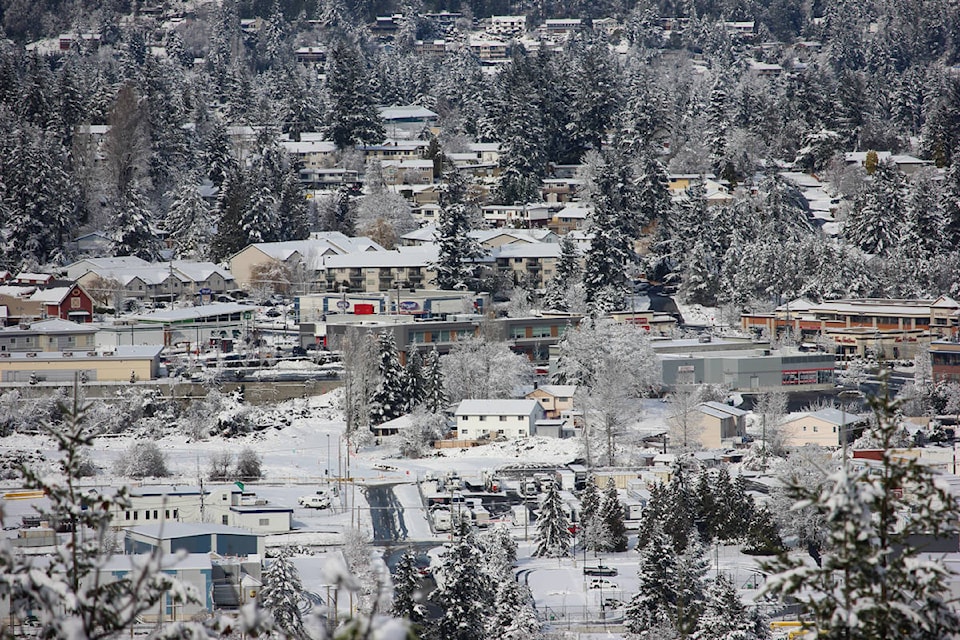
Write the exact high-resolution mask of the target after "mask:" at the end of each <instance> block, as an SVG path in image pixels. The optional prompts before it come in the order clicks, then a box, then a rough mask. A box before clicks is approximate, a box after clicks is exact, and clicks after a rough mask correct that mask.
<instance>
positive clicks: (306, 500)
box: [297, 496, 330, 509]
mask: <svg viewBox="0 0 960 640" xmlns="http://www.w3.org/2000/svg"><path fill="white" fill-rule="evenodd" d="M297 502H299V503H300V506H301V507H306V508H307V509H329V508H330V498H328V497H327V496H300V498H299V499H298V500H297Z"/></svg>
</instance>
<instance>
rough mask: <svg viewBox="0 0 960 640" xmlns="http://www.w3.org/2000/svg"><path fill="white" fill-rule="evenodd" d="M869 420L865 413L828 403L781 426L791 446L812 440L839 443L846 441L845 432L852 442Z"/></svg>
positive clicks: (829, 445)
mask: <svg viewBox="0 0 960 640" xmlns="http://www.w3.org/2000/svg"><path fill="white" fill-rule="evenodd" d="M865 422H866V420H865V418H864V417H863V416H860V415H857V414H856V413H854V412H847V411H842V410H840V409H834V408H832V407H828V408H825V409H820V410H819V411H813V412H806V413H802V414H800V415H798V416H795V417H789V418H787V419H786V420H785V421H784V422H782V423H780V425H779V426H778V427H777V428H778V429H779V430H780V432H781V433H782V434H783V436H784V439H785V441H786V444H787V445H789V446H791V447H802V446H805V445H808V444H811V445H818V446H821V447H838V446H842V445H843V438H844V435H846V438H847V441H848V442H852V441H853V440H854V439H856V437H857V435H858V433H859V432H860V431H861V430H862V429H863V425H864V424H865Z"/></svg>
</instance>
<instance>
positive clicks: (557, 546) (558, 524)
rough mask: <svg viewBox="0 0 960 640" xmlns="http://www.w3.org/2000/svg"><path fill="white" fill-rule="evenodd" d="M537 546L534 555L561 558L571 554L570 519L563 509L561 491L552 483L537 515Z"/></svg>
mask: <svg viewBox="0 0 960 640" xmlns="http://www.w3.org/2000/svg"><path fill="white" fill-rule="evenodd" d="M536 540H537V548H536V550H535V551H534V552H533V555H534V556H537V557H541V558H561V557H563V556H566V555H569V554H570V520H569V519H568V518H567V514H566V512H565V511H564V510H563V501H562V500H561V499H560V491H559V490H558V489H557V487H556V485H555V484H552V485H550V488H549V489H548V490H547V495H546V496H544V499H543V504H541V505H540V515H539V516H538V517H537V538H536Z"/></svg>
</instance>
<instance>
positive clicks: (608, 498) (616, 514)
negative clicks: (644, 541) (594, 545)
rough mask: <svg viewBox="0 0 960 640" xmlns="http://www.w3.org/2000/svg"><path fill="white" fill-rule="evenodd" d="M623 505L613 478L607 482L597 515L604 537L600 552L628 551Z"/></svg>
mask: <svg viewBox="0 0 960 640" xmlns="http://www.w3.org/2000/svg"><path fill="white" fill-rule="evenodd" d="M625 516H626V514H625V513H624V508H623V503H621V502H620V498H619V496H618V495H617V487H616V485H615V484H614V482H613V478H610V479H609V480H607V488H606V489H605V490H604V492H603V500H602V501H601V503H600V511H599V512H598V513H597V520H598V521H599V522H601V523H602V525H601V526H602V531H603V535H602V536H598V538H600V541H599V544H600V545H602V547H601V548H600V549H599V550H600V551H616V552H620V551H626V550H627V527H626V524H625V523H624V518H625Z"/></svg>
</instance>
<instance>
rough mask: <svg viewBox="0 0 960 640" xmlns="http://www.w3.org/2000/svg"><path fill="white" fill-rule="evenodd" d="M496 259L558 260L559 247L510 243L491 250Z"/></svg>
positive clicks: (539, 243) (550, 244)
mask: <svg viewBox="0 0 960 640" xmlns="http://www.w3.org/2000/svg"><path fill="white" fill-rule="evenodd" d="M493 255H494V257H496V258H559V257H560V245H559V244H557V243H556V242H530V243H520V242H512V243H509V244H504V245H501V246H499V247H497V248H496V249H493Z"/></svg>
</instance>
